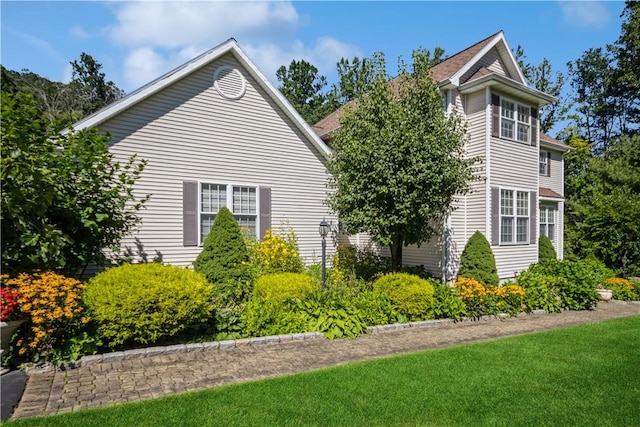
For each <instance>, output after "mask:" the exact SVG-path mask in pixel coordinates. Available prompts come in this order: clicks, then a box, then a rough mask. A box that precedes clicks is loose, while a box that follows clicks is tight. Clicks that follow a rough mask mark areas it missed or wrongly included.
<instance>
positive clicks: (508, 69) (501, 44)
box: [432, 30, 527, 86]
mask: <svg viewBox="0 0 640 427" xmlns="http://www.w3.org/2000/svg"><path fill="white" fill-rule="evenodd" d="M494 48H495V51H496V52H497V54H498V55H499V57H500V60H501V63H502V64H503V66H504V68H505V70H504V71H505V73H506V76H507V77H509V78H511V79H512V80H515V81H516V82H518V83H520V84H523V85H525V86H526V85H527V82H526V80H525V78H524V75H523V74H522V70H520V67H519V66H518V63H517V62H516V59H515V57H514V56H513V54H512V53H511V49H510V48H509V45H508V44H507V40H506V39H505V37H504V33H503V32H502V30H501V31H498V32H497V33H495V34H493V35H491V36H489V37H488V38H486V39H484V40H482V41H480V42H478V43H476V44H475V45H473V46H471V47H469V48H467V49H465V50H463V51H462V52H459V53H457V54H455V55H453V56H452V57H450V58H447V59H445V60H444V61H442V62H441V63H439V64H437V65H435V66H434V67H433V69H432V72H434V79H436V80H437V81H439V82H442V81H445V80H448V81H450V82H451V83H452V84H454V85H456V86H459V85H460V84H462V83H464V82H463V81H461V78H462V77H463V76H464V75H465V74H466V73H467V72H469V71H470V70H472V69H473V68H475V67H478V68H481V67H482V65H479V64H478V63H479V62H481V60H482V59H483V57H485V56H486V55H487V54H489V52H490V51H491V50H492V49H494ZM448 62H451V63H449V64H447V63H448Z"/></svg>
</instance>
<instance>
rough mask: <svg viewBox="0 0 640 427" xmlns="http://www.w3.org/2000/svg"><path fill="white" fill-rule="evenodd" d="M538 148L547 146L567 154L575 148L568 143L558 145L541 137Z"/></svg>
mask: <svg viewBox="0 0 640 427" xmlns="http://www.w3.org/2000/svg"><path fill="white" fill-rule="evenodd" d="M540 148H548V149H550V150H555V151H560V152H561V153H563V154H567V153H570V152H571V151H573V150H575V148H573V147H570V146H568V145H558V144H556V143H554V142H548V141H543V140H542V139H540Z"/></svg>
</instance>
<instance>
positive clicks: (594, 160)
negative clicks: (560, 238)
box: [566, 135, 640, 274]
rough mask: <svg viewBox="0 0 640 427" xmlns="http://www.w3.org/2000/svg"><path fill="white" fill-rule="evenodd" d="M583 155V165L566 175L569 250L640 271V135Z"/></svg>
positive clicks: (579, 254)
mask: <svg viewBox="0 0 640 427" xmlns="http://www.w3.org/2000/svg"><path fill="white" fill-rule="evenodd" d="M585 157H586V156H585ZM581 161H582V162H584V163H586V166H585V167H584V169H583V171H582V172H581V173H580V174H579V175H576V176H575V177H570V178H571V179H569V180H568V181H567V182H568V184H570V186H568V190H570V191H571V193H568V194H567V211H568V215H567V224H566V229H567V230H566V232H567V241H566V245H567V249H568V251H569V253H570V254H572V255H574V256H577V257H585V256H587V255H589V254H593V255H595V256H596V257H597V258H598V259H600V260H602V261H603V262H605V264H606V265H607V267H609V268H613V269H616V270H621V269H622V268H623V266H625V267H626V268H627V270H628V271H629V272H632V273H633V274H637V273H640V243H638V242H640V222H638V219H637V218H640V136H639V135H634V136H623V137H621V138H619V139H617V140H615V141H614V142H613V143H612V144H611V146H610V147H609V148H608V149H607V150H606V151H605V152H604V153H603V154H602V155H600V156H589V157H586V158H585V159H582V160H581ZM623 260H626V261H624V262H623Z"/></svg>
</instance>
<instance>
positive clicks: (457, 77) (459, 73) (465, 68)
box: [449, 31, 504, 86]
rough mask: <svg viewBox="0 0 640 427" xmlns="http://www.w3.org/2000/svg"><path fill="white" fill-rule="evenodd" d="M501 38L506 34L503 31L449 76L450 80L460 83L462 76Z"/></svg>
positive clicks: (456, 83) (455, 83)
mask: <svg viewBox="0 0 640 427" xmlns="http://www.w3.org/2000/svg"><path fill="white" fill-rule="evenodd" d="M500 39H503V40H504V35H503V34H502V31H500V33H499V34H497V35H496V36H495V37H494V38H493V40H491V41H490V42H489V43H488V44H487V45H486V46H485V47H484V48H483V49H482V50H481V51H480V52H478V53H476V54H475V56H474V57H473V58H471V59H470V60H469V61H467V63H466V64H464V66H463V67H462V68H460V69H459V70H458V71H457V72H456V73H455V74H454V75H453V76H451V77H450V78H449V80H450V81H451V82H452V83H453V84H454V85H456V86H459V85H460V77H462V76H463V75H464V74H465V73H466V72H467V71H469V69H471V67H472V66H473V65H474V64H475V63H476V62H478V61H479V60H480V58H482V57H483V56H485V55H486V54H487V52H489V51H490V50H491V49H493V47H494V46H495V45H496V44H497V43H498V41H499V40H500Z"/></svg>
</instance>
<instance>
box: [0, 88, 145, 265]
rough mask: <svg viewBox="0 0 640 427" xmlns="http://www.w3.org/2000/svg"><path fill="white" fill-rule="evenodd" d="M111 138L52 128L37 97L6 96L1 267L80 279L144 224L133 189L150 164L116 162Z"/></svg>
mask: <svg viewBox="0 0 640 427" xmlns="http://www.w3.org/2000/svg"><path fill="white" fill-rule="evenodd" d="M109 139H110V137H109V136H108V135H101V134H99V133H98V132H97V131H95V130H87V131H80V132H73V131H71V132H69V133H68V134H66V135H60V134H59V133H57V132H53V131H51V130H50V129H48V128H46V126H45V125H44V124H43V122H42V120H41V118H40V117H39V113H38V111H37V108H36V105H35V101H34V99H33V96H31V95H30V94H27V93H21V92H18V93H16V94H10V93H8V92H5V93H2V159H1V162H2V170H1V172H0V174H1V178H2V221H1V222H2V269H3V271H4V272H7V273H17V272H23V271H24V272H29V271H33V270H37V269H40V270H59V271H62V272H64V273H66V274H67V275H77V274H79V272H80V269H81V268H82V267H84V266H86V265H87V264H90V263H96V264H103V263H104V262H106V258H105V255H104V253H103V249H105V248H111V249H114V250H117V248H118V247H119V242H120V240H121V239H122V238H123V237H124V236H126V235H127V234H129V233H130V232H131V231H132V230H133V228H134V227H135V226H136V225H137V224H138V223H139V218H138V216H137V212H138V210H139V209H140V208H141V207H142V205H143V204H144V202H145V201H146V198H143V199H142V200H136V197H135V195H134V194H133V185H134V183H135V181H136V180H137V179H138V178H139V176H140V174H141V173H142V171H143V169H144V166H145V164H146V163H145V162H144V161H140V162H138V161H137V160H136V157H135V156H133V157H131V158H129V159H128V160H127V161H126V162H125V163H124V164H120V163H118V162H115V161H114V160H113V156H112V154H111V153H110V152H109V150H108V148H107V143H108V141H109Z"/></svg>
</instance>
